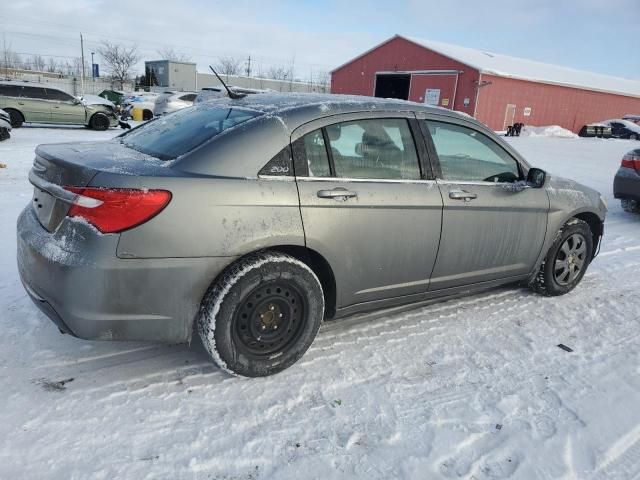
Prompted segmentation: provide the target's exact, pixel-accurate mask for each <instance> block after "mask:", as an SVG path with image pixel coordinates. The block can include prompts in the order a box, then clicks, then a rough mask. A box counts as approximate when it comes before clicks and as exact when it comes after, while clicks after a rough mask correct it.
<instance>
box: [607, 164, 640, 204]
mask: <svg viewBox="0 0 640 480" xmlns="http://www.w3.org/2000/svg"><path fill="white" fill-rule="evenodd" d="M613 196H614V197H615V198H621V199H624V200H640V173H638V172H636V171H635V170H634V169H633V168H626V167H620V168H619V169H618V172H617V173H616V176H615V177H614V179H613Z"/></svg>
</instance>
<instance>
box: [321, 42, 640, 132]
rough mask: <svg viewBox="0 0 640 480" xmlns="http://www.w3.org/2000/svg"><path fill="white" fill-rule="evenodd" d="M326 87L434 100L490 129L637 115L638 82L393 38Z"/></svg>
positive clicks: (574, 125)
mask: <svg viewBox="0 0 640 480" xmlns="http://www.w3.org/2000/svg"><path fill="white" fill-rule="evenodd" d="M331 92H332V93H346V94H356V95H373V96H376V97H391V98H402V99H406V100H412V101H414V102H421V103H428V104H432V105H439V106H441V107H444V108H449V109H453V110H458V111H461V112H465V113H468V114H469V115H472V116H474V117H476V118H477V119H478V120H480V121H481V122H484V123H486V124H487V125H488V126H489V127H490V128H492V129H494V130H504V129H506V127H507V126H508V125H512V124H513V123H515V122H522V123H524V124H528V125H539V126H541V125H560V126H562V127H564V128H567V129H569V130H572V131H574V132H577V131H579V130H580V128H581V127H582V126H583V125H585V124H586V123H591V122H596V121H599V120H606V119H609V118H619V117H621V116H623V115H625V114H632V113H637V114H640V81H634V80H627V79H624V78H618V77H611V76H608V75H601V74H597V73H591V72H583V71H579V70H574V69H571V68H566V67H560V66H556V65H548V64H545V63H541V62H536V61H533V60H525V59H522V58H515V57H509V56H506V55H501V54H497V53H490V52H485V51H481V50H475V49H472V48H465V47H459V46H455V45H448V44H445V43H440V42H432V41H425V40H418V39H411V38H405V37H402V36H400V35H396V36H394V37H392V38H390V39H389V40H387V41H385V42H383V43H381V44H380V45H378V46H376V47H374V48H372V49H371V50H369V51H367V52H365V53H363V54H362V55H360V56H358V57H356V58H354V59H353V60H351V61H349V62H347V63H346V64H344V65H342V66H340V67H338V68H336V69H335V70H334V71H333V72H331Z"/></svg>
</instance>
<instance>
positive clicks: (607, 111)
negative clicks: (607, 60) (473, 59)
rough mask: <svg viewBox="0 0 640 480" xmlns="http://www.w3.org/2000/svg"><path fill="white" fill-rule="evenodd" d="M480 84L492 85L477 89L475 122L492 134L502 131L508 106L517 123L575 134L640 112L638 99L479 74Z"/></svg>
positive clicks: (639, 99)
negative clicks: (588, 126)
mask: <svg viewBox="0 0 640 480" xmlns="http://www.w3.org/2000/svg"><path fill="white" fill-rule="evenodd" d="M482 80H483V81H484V80H487V81H490V82H491V85H488V86H486V87H482V88H481V89H480V95H479V99H478V108H477V119H478V120H479V121H481V122H484V123H486V124H487V125H488V126H489V127H490V128H492V129H494V130H501V129H502V127H503V124H504V117H505V111H506V107H507V104H510V103H511V104H515V105H516V115H515V121H516V122H522V123H524V124H525V125H536V126H543V125H560V126H561V127H563V128H566V129H569V130H571V131H573V132H576V133H577V132H578V131H579V130H580V129H581V128H582V126H583V125H585V124H587V123H591V122H597V121H601V120H606V119H609V118H619V117H621V116H622V115H624V114H627V113H631V112H636V111H640V98H633V97H625V96H623V95H615V94H611V93H602V92H594V91H590V90H582V89H579V88H572V87H563V86H559V85H548V84H544V83H538V82H529V81H526V80H516V79H513V78H505V77H498V76H495V75H489V74H482ZM525 107H530V108H531V115H530V116H529V117H525V116H524V109H525Z"/></svg>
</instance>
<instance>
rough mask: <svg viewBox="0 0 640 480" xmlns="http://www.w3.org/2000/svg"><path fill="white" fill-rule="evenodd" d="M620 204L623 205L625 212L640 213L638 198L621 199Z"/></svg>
mask: <svg viewBox="0 0 640 480" xmlns="http://www.w3.org/2000/svg"><path fill="white" fill-rule="evenodd" d="M620 204H621V205H622V209H623V210H624V211H625V212H629V213H640V202H638V201H637V200H630V199H627V198H625V199H623V200H620Z"/></svg>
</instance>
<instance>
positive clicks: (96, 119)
mask: <svg viewBox="0 0 640 480" xmlns="http://www.w3.org/2000/svg"><path fill="white" fill-rule="evenodd" d="M89 124H90V125H91V128H93V129H94V130H100V131H102V130H107V129H108V128H109V127H110V126H111V122H110V121H109V117H107V116H106V115H105V114H104V113H94V114H93V117H91V121H90V122H89Z"/></svg>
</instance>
